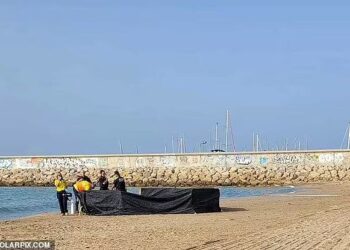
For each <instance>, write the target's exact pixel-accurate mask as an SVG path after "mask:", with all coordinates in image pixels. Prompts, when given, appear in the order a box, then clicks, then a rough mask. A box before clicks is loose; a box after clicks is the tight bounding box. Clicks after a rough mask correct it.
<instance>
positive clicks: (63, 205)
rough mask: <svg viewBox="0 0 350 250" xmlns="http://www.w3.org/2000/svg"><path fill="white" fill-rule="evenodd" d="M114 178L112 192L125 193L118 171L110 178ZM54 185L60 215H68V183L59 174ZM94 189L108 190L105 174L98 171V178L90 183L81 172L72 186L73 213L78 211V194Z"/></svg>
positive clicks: (123, 183)
mask: <svg viewBox="0 0 350 250" xmlns="http://www.w3.org/2000/svg"><path fill="white" fill-rule="evenodd" d="M114 176H115V177H116V178H115V180H114V181H113V186H112V190H117V191H121V192H126V188H125V180H124V178H123V177H122V176H121V175H120V173H119V172H118V170H116V171H114V175H112V177H114ZM54 184H55V186H56V191H57V199H58V204H59V206H60V211H61V214H62V215H66V214H68V207H67V200H68V197H69V196H70V195H71V194H69V193H67V191H66V190H67V188H68V183H67V181H66V180H64V178H63V176H62V174H61V173H58V174H57V176H56V179H55V181H54ZM96 187H99V189H100V190H108V189H109V181H108V178H107V176H106V172H105V171H104V170H101V171H100V176H99V178H98V180H97V181H96V182H94V183H93V182H92V181H91V179H90V178H89V177H88V176H86V172H85V171H83V172H82V174H81V175H78V176H77V180H76V182H75V183H74V184H73V192H74V196H75V197H74V198H75V203H74V206H75V211H78V204H79V192H85V191H90V190H91V189H94V188H96Z"/></svg>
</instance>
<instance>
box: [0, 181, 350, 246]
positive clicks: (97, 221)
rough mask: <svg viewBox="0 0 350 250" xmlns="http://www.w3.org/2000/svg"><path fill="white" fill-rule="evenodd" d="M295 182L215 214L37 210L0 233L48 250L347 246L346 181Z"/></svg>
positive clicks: (3, 225) (1, 226)
mask: <svg viewBox="0 0 350 250" xmlns="http://www.w3.org/2000/svg"><path fill="white" fill-rule="evenodd" d="M297 188H301V189H302V190H304V191H303V192H302V193H304V194H305V195H306V196H295V194H286V195H282V196H280V195H272V196H262V197H245V198H243V199H242V198H241V199H225V200H222V201H221V207H222V210H223V212H221V213H208V214H174V215H128V216H113V217H112V216H111V217H97V216H65V217H62V216H60V215H57V214H44V215H42V214H41V215H37V216H31V217H29V218H28V217H26V218H20V219H16V220H6V221H1V222H0V239H1V240H55V242H56V249H72V248H74V249H86V248H104V249H112V248H115V247H116V246H118V248H123V249H140V248H142V249H235V248H236V249H239V248H242V247H249V248H250V249H259V248H260V247H262V246H265V247H267V248H270V247H272V246H276V244H278V245H280V246H284V249H288V248H289V247H291V246H298V247H301V249H303V246H304V245H305V246H309V245H315V244H316V245H317V246H321V247H322V246H327V247H328V246H332V247H337V246H338V245H339V246H348V245H349V246H350V233H349V232H350V219H349V218H347V217H348V216H347V214H348V213H349V212H350V199H349V198H350V183H325V184H311V185H302V186H297ZM319 195H337V196H319ZM311 236H312V237H311ZM339 249H342V248H339Z"/></svg>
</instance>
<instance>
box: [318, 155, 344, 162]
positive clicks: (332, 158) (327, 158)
mask: <svg viewBox="0 0 350 250" xmlns="http://www.w3.org/2000/svg"><path fill="white" fill-rule="evenodd" d="M318 160H319V161H320V163H341V162H342V161H343V160H344V156H343V154H342V153H335V154H321V155H320V156H319V157H318Z"/></svg>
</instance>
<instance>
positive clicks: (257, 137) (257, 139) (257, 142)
mask: <svg viewBox="0 0 350 250" xmlns="http://www.w3.org/2000/svg"><path fill="white" fill-rule="evenodd" d="M258 151H259V134H256V152H258Z"/></svg>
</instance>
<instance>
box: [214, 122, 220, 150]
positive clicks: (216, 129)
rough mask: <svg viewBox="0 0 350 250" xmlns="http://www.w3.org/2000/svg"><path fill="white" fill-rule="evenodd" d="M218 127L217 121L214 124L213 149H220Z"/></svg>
mask: <svg viewBox="0 0 350 250" xmlns="http://www.w3.org/2000/svg"><path fill="white" fill-rule="evenodd" d="M218 127H219V123H218V122H217V123H216V126H215V149H220V148H219V147H220V145H219V137H218Z"/></svg>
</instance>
